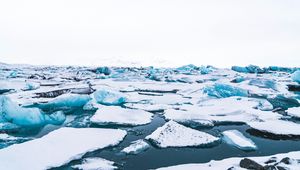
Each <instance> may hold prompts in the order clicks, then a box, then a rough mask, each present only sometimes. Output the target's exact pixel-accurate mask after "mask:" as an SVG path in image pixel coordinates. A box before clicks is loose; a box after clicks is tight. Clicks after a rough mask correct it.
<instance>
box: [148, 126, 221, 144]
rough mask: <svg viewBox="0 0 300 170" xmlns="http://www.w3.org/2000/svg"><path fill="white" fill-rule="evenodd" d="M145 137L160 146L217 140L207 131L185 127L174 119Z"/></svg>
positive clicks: (210, 142)
mask: <svg viewBox="0 0 300 170" xmlns="http://www.w3.org/2000/svg"><path fill="white" fill-rule="evenodd" d="M146 139H147V140H149V141H151V142H153V143H155V144H156V145H157V146H158V147H161V148H166V147H187V146H205V145H209V144H212V143H214V142H216V141H218V140H219V138H217V137H215V136H212V135H210V134H208V133H205V132H201V131H198V130H195V129H191V128H188V127H185V126H183V125H180V124H178V123H176V122H174V121H169V122H167V123H165V124H164V125H163V126H162V127H159V128H157V129H156V130H155V131H154V132H153V133H152V134H150V135H149V136H147V137H146Z"/></svg>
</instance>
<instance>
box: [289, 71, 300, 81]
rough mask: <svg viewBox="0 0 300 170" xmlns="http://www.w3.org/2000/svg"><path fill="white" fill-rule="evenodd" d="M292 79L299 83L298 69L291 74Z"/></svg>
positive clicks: (299, 73)
mask: <svg viewBox="0 0 300 170" xmlns="http://www.w3.org/2000/svg"><path fill="white" fill-rule="evenodd" d="M291 78H292V80H293V81H295V82H297V83H300V70H297V71H295V72H294V73H293V74H292V76H291Z"/></svg>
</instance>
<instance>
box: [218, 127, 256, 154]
mask: <svg viewBox="0 0 300 170" xmlns="http://www.w3.org/2000/svg"><path fill="white" fill-rule="evenodd" d="M222 134H223V140H224V141H225V142H226V143H228V144H229V145H233V146H235V147H238V148H239V149H242V150H246V151H248V150H255V149H257V147H256V145H255V144H254V142H253V141H252V140H251V139H248V138H246V137H245V136H244V135H243V134H242V133H241V132H239V131H237V130H227V131H224V132H223V133H222Z"/></svg>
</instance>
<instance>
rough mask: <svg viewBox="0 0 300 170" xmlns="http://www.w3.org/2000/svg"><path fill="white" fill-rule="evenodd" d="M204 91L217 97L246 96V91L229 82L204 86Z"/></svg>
mask: <svg viewBox="0 0 300 170" xmlns="http://www.w3.org/2000/svg"><path fill="white" fill-rule="evenodd" d="M203 91H204V93H206V94H207V95H209V96H213V97H217V98H225V97H231V96H244V97H246V96H248V91H247V90H244V89H241V88H239V87H234V86H232V85H229V84H221V83H216V84H214V85H213V86H208V87H206V88H204V90H203Z"/></svg>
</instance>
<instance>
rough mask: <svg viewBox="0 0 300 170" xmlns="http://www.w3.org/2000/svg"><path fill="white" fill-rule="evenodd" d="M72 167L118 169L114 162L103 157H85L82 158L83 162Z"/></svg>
mask: <svg viewBox="0 0 300 170" xmlns="http://www.w3.org/2000/svg"><path fill="white" fill-rule="evenodd" d="M72 168H75V169H80V170H113V169H118V167H116V166H114V162H112V161H109V160H106V159H103V158H85V159H83V160H82V164H80V165H74V166H72Z"/></svg>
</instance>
